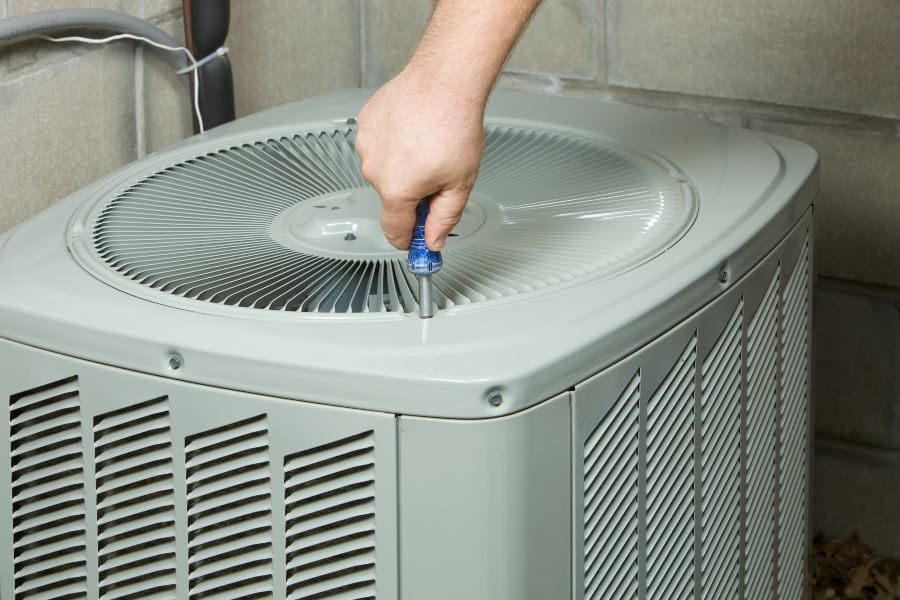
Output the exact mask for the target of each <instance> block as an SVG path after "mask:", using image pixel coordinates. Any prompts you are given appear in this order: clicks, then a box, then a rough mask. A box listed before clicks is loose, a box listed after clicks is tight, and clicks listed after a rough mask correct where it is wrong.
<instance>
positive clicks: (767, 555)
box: [743, 268, 781, 598]
mask: <svg viewBox="0 0 900 600" xmlns="http://www.w3.org/2000/svg"><path fill="white" fill-rule="evenodd" d="M780 280H781V269H780V268H779V269H776V271H775V273H774V275H773V276H772V279H771V281H770V283H769V286H768V289H767V291H766V293H765V296H764V297H763V300H762V302H761V303H760V305H759V308H757V310H756V314H755V315H754V316H753V318H752V319H751V321H750V325H749V327H748V329H747V406H746V409H745V415H744V419H745V426H744V430H745V431H744V447H745V451H744V464H745V472H744V508H743V510H744V522H745V534H744V565H745V567H744V590H745V592H744V593H745V597H747V598H767V597H769V596H771V595H772V594H773V592H774V589H775V588H774V577H775V573H774V561H773V560H772V558H773V555H772V553H773V550H774V548H775V539H774V537H775V429H776V417H777V410H778V333H779V332H778V327H779V325H778V321H779V319H778V313H779V297H780V294H779V282H780Z"/></svg>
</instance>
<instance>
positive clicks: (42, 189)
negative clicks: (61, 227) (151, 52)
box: [0, 46, 135, 230]
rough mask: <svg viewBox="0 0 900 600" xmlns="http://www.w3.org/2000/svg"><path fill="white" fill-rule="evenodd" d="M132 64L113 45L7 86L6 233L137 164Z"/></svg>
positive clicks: (3, 97) (2, 128) (128, 53)
mask: <svg viewBox="0 0 900 600" xmlns="http://www.w3.org/2000/svg"><path fill="white" fill-rule="evenodd" d="M133 62H134V61H133V52H132V48H131V47H130V46H113V47H106V48H103V49H101V50H96V51H93V52H90V53H88V54H86V55H84V56H80V57H76V58H74V59H72V60H69V61H67V62H62V63H59V64H57V65H55V66H53V67H51V68H47V69H42V70H40V71H36V72H34V73H32V74H30V75H28V76H24V77H20V78H18V79H16V80H14V81H12V82H10V83H6V84H5V85H0V106H2V107H3V118H2V119H0V139H2V140H3V145H4V156H3V160H0V182H3V183H2V186H0V230H6V229H8V228H9V227H12V226H13V225H15V224H17V223H19V222H20V221H22V220H24V219H25V218H27V217H29V216H30V215H32V214H35V213H37V212H38V211H40V210H42V209H43V208H45V207H47V206H49V205H51V204H53V203H54V202H56V201H57V200H59V199H61V198H63V197H65V196H67V195H68V194H70V193H72V192H74V191H76V190H78V189H80V188H81V187H83V186H84V185H86V184H88V183H90V182H92V181H94V180H95V179H97V178H98V177H100V176H102V175H105V174H107V173H109V172H110V171H112V170H114V169H116V168H118V167H121V166H122V165H124V164H127V163H129V162H131V161H132V160H134V158H135V135H134V84H133V81H134V78H133V72H132V67H133Z"/></svg>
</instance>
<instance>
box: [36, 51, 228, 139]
mask: <svg viewBox="0 0 900 600" xmlns="http://www.w3.org/2000/svg"><path fill="white" fill-rule="evenodd" d="M30 37H35V38H39V39H42V40H47V41H48V42H56V43H61V42H80V43H83V44H107V43H109V42H114V41H116V40H126V39H128V40H136V41H139V42H144V43H147V44H150V45H151V46H154V47H156V48H160V49H161V50H168V51H170V52H184V53H185V54H186V55H187V57H188V60H189V61H190V63H191V65H190V66H189V67H187V68H185V69H181V70H179V71H176V73H177V74H178V75H184V74H187V73H190V72H191V71H193V77H194V98H193V104H194V112H195V114H196V115H197V125H198V127H199V128H200V133H203V131H204V128H203V116H202V115H201V114H200V78H199V76H198V69H199V67H202V66H203V65H204V64H206V63H207V62H209V61H210V60H212V59H213V58H215V57H216V56H223V55H224V54H226V53H227V52H228V48H219V49H218V50H216V51H215V52H213V53H212V54H210V55H209V56H207V57H204V58H202V59H200V60H199V61H197V60H196V59H195V58H194V55H193V54H192V53H191V51H190V50H188V49H187V48H185V47H184V46H166V45H165V44H160V43H159V42H154V41H153V40H151V39H148V38H145V37H142V36H139V35H132V34H130V33H119V34H116V35H111V36H109V37H105V38H88V37H81V36H75V35H71V36H66V37H50V36H47V35H35V36H30Z"/></svg>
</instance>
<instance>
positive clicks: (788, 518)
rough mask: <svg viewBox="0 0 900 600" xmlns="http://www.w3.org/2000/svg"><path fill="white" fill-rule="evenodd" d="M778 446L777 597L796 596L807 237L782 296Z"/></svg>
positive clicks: (800, 559)
mask: <svg viewBox="0 0 900 600" xmlns="http://www.w3.org/2000/svg"><path fill="white" fill-rule="evenodd" d="M781 324H782V328H781V332H782V339H783V340H784V343H783V345H782V355H781V372H780V377H781V390H782V393H781V397H780V398H779V410H778V420H779V427H778V438H779V443H780V446H781V455H780V465H779V470H778V475H779V481H778V486H779V494H778V498H779V511H778V553H777V556H778V561H779V564H778V597H779V598H783V599H784V598H799V597H801V596H802V595H803V590H804V588H805V578H804V574H805V573H806V547H807V544H806V537H807V522H806V520H807V505H806V494H807V477H806V472H807V462H808V460H809V457H808V456H807V448H808V443H809V441H808V435H809V434H808V431H809V412H808V408H807V403H808V401H809V399H808V398H807V393H808V379H809V350H808V349H809V241H808V240H807V241H806V242H805V243H804V244H803V250H802V252H801V254H800V257H799V258H798V260H797V264H796V265H795V267H794V270H793V274H792V275H791V278H790V279H789V280H788V283H787V285H786V286H785V288H784V292H783V297H782V316H781Z"/></svg>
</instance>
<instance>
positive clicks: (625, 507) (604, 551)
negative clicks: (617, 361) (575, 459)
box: [584, 372, 641, 600]
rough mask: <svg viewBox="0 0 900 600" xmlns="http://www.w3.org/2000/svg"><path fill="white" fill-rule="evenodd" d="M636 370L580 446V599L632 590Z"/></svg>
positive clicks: (630, 594) (628, 594)
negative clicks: (582, 545) (582, 527)
mask: <svg viewBox="0 0 900 600" xmlns="http://www.w3.org/2000/svg"><path fill="white" fill-rule="evenodd" d="M640 383H641V377H640V372H637V373H635V374H634V377H632V379H631V381H630V383H629V384H628V386H627V387H626V388H625V391H623V392H622V394H621V395H620V396H619V398H618V399H617V400H616V402H615V404H614V405H613V407H612V408H611V409H610V411H609V412H608V413H607V414H606V416H605V417H604V418H603V420H602V421H601V422H600V423H599V424H598V425H597V427H596V428H595V429H594V431H593V432H591V435H590V436H588V438H587V441H586V442H585V444H584V598H585V600H601V599H602V600H620V599H621V600H631V599H633V598H636V597H637V594H638V442H639V427H640V421H639V419H640V413H639V410H640V409H639V404H638V402H639V399H640Z"/></svg>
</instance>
